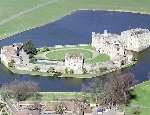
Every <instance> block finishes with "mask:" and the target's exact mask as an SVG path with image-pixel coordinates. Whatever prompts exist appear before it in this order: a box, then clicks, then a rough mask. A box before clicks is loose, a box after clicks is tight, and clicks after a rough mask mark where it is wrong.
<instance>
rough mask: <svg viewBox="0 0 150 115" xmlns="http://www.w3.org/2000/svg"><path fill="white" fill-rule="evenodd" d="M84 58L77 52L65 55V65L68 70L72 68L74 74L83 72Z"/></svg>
mask: <svg viewBox="0 0 150 115" xmlns="http://www.w3.org/2000/svg"><path fill="white" fill-rule="evenodd" d="M83 65H84V58H83V56H82V55H81V54H79V53H73V54H70V53H68V54H66V55H65V67H66V68H67V69H68V70H69V71H70V70H73V73H74V74H82V73H83Z"/></svg>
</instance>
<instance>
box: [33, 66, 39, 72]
mask: <svg viewBox="0 0 150 115" xmlns="http://www.w3.org/2000/svg"><path fill="white" fill-rule="evenodd" d="M39 70H40V68H39V67H38V66H35V67H34V68H33V69H32V71H37V72H38V71H39Z"/></svg>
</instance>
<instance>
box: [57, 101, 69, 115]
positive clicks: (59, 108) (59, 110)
mask: <svg viewBox="0 0 150 115" xmlns="http://www.w3.org/2000/svg"><path fill="white" fill-rule="evenodd" d="M66 110H67V107H66V106H65V104H64V103H63V102H60V103H58V104H57V105H56V107H55V112H56V114H60V115H65V112H66Z"/></svg>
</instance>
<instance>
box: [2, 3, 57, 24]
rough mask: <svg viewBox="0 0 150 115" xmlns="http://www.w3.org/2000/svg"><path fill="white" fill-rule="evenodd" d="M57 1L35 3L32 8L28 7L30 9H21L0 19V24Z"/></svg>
mask: <svg viewBox="0 0 150 115" xmlns="http://www.w3.org/2000/svg"><path fill="white" fill-rule="evenodd" d="M57 1H58V0H50V1H48V2H45V3H42V4H39V5H36V6H34V7H32V8H30V9H27V10H24V11H21V12H19V13H17V14H14V15H12V16H11V17H9V18H7V19H4V20H2V21H0V26H2V25H4V24H6V23H8V22H10V21H12V20H14V19H15V18H17V17H19V16H22V15H24V14H27V13H30V12H32V11H33V10H36V9H39V8H42V7H44V6H48V5H49V4H53V3H55V2H57Z"/></svg>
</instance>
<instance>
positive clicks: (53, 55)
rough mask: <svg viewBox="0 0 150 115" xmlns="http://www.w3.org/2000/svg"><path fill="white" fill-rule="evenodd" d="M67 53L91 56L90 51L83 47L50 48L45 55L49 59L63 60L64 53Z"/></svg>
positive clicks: (85, 56)
mask: <svg viewBox="0 0 150 115" xmlns="http://www.w3.org/2000/svg"><path fill="white" fill-rule="evenodd" d="M67 53H81V54H82V55H83V56H84V58H85V59H86V58H92V52H90V51H88V50H84V49H69V48H63V49H61V50H52V51H50V52H49V53H48V54H47V55H46V56H47V57H48V58H49V59H50V60H64V58H65V54H67Z"/></svg>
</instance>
